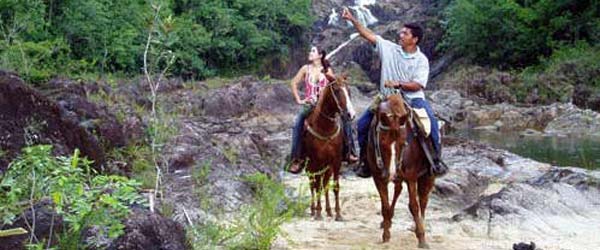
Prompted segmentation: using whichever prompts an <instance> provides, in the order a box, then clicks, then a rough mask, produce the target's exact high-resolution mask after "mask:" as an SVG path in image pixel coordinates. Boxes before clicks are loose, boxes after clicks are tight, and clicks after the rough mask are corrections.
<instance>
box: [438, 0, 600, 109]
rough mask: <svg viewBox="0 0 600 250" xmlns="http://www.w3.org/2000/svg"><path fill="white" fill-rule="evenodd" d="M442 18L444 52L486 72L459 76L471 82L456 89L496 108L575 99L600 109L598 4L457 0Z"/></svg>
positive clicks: (567, 0)
mask: <svg viewBox="0 0 600 250" xmlns="http://www.w3.org/2000/svg"><path fill="white" fill-rule="evenodd" d="M445 15H446V19H447V23H446V37H445V39H444V43H443V45H442V47H443V48H446V49H449V50H453V51H454V52H456V53H458V54H459V55H461V56H463V57H464V58H466V59H468V60H470V61H471V62H473V63H474V64H476V65H479V66H483V67H485V68H486V70H484V71H487V72H488V73H489V74H487V75H485V76H481V75H480V74H479V73H481V72H482V71H481V70H479V69H476V68H475V69H471V70H469V69H467V70H466V71H470V72H464V71H463V72H462V73H460V74H463V75H464V77H463V79H464V80H465V82H470V83H467V84H466V85H467V86H465V87H461V89H467V90H468V91H467V92H468V93H475V94H476V95H478V96H480V97H482V98H484V99H486V100H487V101H488V102H493V103H495V102H502V101H508V102H516V103H527V104H549V103H553V102H570V101H572V102H573V103H575V104H576V105H578V106H580V107H584V108H591V109H595V110H600V82H599V80H598V79H600V63H599V61H600V47H599V46H598V45H597V44H599V43H600V2H599V1H598V0H587V1H576V0H565V1H556V0H527V1H523V0H507V1H492V0H481V1H474V0H456V1H454V2H452V3H451V4H450V5H449V7H448V8H447V10H446V13H445ZM497 69H499V70H501V71H504V72H498V71H497ZM506 71H508V72H506ZM478 72H479V73H478ZM506 74H509V75H510V77H509V79H507V78H506V77H505V76H506ZM477 75H479V76H477Z"/></svg>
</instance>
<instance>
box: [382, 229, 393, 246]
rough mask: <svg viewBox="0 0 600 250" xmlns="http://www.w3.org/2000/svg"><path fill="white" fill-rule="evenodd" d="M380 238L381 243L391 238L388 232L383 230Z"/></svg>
mask: <svg viewBox="0 0 600 250" xmlns="http://www.w3.org/2000/svg"><path fill="white" fill-rule="evenodd" d="M382 238H383V243H386V242H389V241H390V238H391V236H390V232H383V236H382Z"/></svg>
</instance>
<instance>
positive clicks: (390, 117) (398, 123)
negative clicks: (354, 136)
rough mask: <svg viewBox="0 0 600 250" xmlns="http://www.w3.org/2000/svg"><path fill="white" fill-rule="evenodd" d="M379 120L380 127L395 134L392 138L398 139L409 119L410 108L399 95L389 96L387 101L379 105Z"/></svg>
mask: <svg viewBox="0 0 600 250" xmlns="http://www.w3.org/2000/svg"><path fill="white" fill-rule="evenodd" d="M377 118H378V121H379V127H380V128H383V130H384V131H389V132H390V133H393V134H394V135H395V136H392V137H393V138H397V137H398V135H399V133H400V132H401V129H402V128H403V127H404V126H405V124H406V121H407V119H408V108H407V107H406V105H405V104H404V99H402V96H400V95H399V94H395V95H390V96H388V98H387V100H386V101H384V102H382V103H381V104H379V108H378V112H377Z"/></svg>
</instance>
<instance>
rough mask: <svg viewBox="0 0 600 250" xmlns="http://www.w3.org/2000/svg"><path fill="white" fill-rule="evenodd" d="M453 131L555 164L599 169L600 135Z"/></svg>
mask: <svg viewBox="0 0 600 250" xmlns="http://www.w3.org/2000/svg"><path fill="white" fill-rule="evenodd" d="M455 135H457V136H459V137H463V138H468V139H472V140H476V141H480V142H485V143H488V144H490V145H492V146H495V147H498V148H502V149H506V150H508V151H510V152H513V153H515V154H518V155H521V156H524V157H527V158H531V159H534V160H536V161H539V162H546V163H550V164H552V165H557V166H573V167H582V168H587V169H600V137H591V136H571V137H566V136H522V135H520V134H519V133H514V132H502V133H500V132H490V131H481V130H463V131H458V132H455Z"/></svg>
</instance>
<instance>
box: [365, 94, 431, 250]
mask: <svg viewBox="0 0 600 250" xmlns="http://www.w3.org/2000/svg"><path fill="white" fill-rule="evenodd" d="M411 120H412V115H411V110H410V107H409V106H408V105H407V104H405V102H404V100H403V99H402V97H401V96H400V95H391V96H389V97H388V98H387V101H385V102H383V103H381V104H380V105H379V107H378V110H377V112H376V116H375V119H374V120H373V122H372V124H371V128H370V130H369V131H370V134H369V138H368V144H367V145H368V146H367V164H368V166H369V168H370V170H371V173H372V174H373V180H374V181H375V186H376V187H377V191H378V192H379V196H380V198H381V215H382V216H383V222H382V223H381V227H382V228H383V235H382V238H383V242H388V241H389V240H390V237H391V236H390V227H391V226H392V218H393V217H394V208H395V205H396V202H397V200H398V197H399V196H400V193H401V192H402V182H406V184H407V186H408V195H409V205H408V206H409V209H410V212H411V214H412V216H413V220H414V222H415V234H416V236H417V239H418V241H419V245H418V246H419V248H429V247H428V245H427V243H426V241H425V229H424V226H423V220H424V218H425V209H426V207H427V203H428V200H429V193H430V192H431V190H432V188H433V186H434V181H435V177H433V175H431V173H430V172H429V170H430V164H429V161H428V160H427V157H426V155H425V153H424V151H423V148H422V147H421V144H420V143H421V142H423V141H424V139H423V138H422V135H417V134H416V133H415V132H416V130H415V128H414V126H413V122H412V121H411ZM389 182H393V183H394V194H393V198H392V201H391V203H390V202H389V197H388V184H389Z"/></svg>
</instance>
